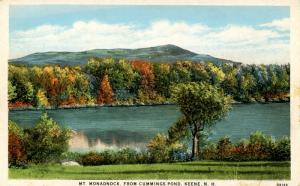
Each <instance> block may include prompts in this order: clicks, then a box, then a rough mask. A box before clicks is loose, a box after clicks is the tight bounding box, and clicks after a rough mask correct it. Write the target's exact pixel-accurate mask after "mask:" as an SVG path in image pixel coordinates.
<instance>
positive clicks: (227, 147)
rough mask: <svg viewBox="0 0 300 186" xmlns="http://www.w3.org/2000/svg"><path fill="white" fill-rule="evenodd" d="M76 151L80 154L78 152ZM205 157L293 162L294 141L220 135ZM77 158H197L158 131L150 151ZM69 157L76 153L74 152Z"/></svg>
mask: <svg viewBox="0 0 300 186" xmlns="http://www.w3.org/2000/svg"><path fill="white" fill-rule="evenodd" d="M75 154H76V153H75ZM199 154H201V156H200V157H199V159H202V160H217V161H289V160H290V140H289V139H288V138H287V137H283V138H281V139H277V140H276V139H273V138H271V137H270V136H267V135H264V134H263V133H261V132H255V133H252V134H251V135H250V137H249V139H243V140H241V141H239V142H238V143H236V144H234V143H232V142H231V141H230V138H228V137H223V138H220V139H219V141H218V142H217V143H213V142H209V143H208V144H207V145H206V146H204V148H203V150H201V151H200V152H199ZM77 155H78V156H77V157H76V159H73V160H75V161H78V162H80V163H81V164H82V165H85V166H87V165H90V166H95V165H107V164H136V163H163V162H164V163H170V162H184V161H191V160H193V158H192V156H191V152H190V151H188V150H187V148H185V147H184V146H180V144H177V145H174V144H170V143H168V142H167V137H166V136H164V135H162V134H158V135H157V136H156V137H154V138H153V139H152V140H151V141H150V142H149V144H148V146H147V150H146V151H135V150H132V149H128V148H125V149H121V150H105V151H102V152H89V153H86V154H78V153H77ZM69 156H74V155H72V153H70V155H69Z"/></svg>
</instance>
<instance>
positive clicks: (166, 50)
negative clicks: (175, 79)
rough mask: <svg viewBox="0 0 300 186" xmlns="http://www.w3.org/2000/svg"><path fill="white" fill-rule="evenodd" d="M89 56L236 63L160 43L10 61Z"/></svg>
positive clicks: (68, 60)
mask: <svg viewBox="0 0 300 186" xmlns="http://www.w3.org/2000/svg"><path fill="white" fill-rule="evenodd" d="M91 57H100V58H107V57H112V58H115V59H120V58H124V59H128V60H137V59H139V60H146V61H152V62H167V63H171V62H175V61H180V60H190V61H196V62H200V61H210V62H213V63H215V64H221V63H236V62H233V61H230V60H225V59H219V58H215V57H213V56H210V55H205V54H197V53H194V52H191V51H189V50H185V49H183V48H180V47H178V46H175V45H161V46H155V47H148V48H139V49H94V50H87V51H82V52H41V53H34V54H30V55H27V56H24V57H21V58H17V59H11V60H9V62H10V63H13V64H25V65H44V64H60V65H83V64H85V63H86V62H87V61H88V59H89V58H91Z"/></svg>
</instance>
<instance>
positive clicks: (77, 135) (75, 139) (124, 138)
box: [69, 131, 146, 152]
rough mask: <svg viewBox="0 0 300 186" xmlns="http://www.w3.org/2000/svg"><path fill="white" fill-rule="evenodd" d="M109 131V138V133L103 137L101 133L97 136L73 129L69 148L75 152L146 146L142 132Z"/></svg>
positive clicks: (141, 147) (142, 147)
mask: <svg viewBox="0 0 300 186" xmlns="http://www.w3.org/2000/svg"><path fill="white" fill-rule="evenodd" d="M89 133H91V132H89ZM109 133H110V134H111V136H110V137H109V138H107V136H106V135H107V134H106V135H104V136H103V137H101V135H100V136H95V133H93V134H92V135H91V134H85V132H83V131H79V132H77V131H72V135H71V139H70V141H69V150H70V151H73V152H87V151H102V150H107V149H120V148H125V147H129V148H132V149H144V148H145V147H146V140H145V138H141V136H142V135H141V134H139V135H130V132H129V135H118V134H124V131H110V132H109ZM128 137H129V139H128ZM136 139H140V140H136ZM143 139H144V140H143Z"/></svg>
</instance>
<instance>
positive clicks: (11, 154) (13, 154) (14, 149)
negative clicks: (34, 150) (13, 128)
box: [8, 132, 26, 166]
mask: <svg viewBox="0 0 300 186" xmlns="http://www.w3.org/2000/svg"><path fill="white" fill-rule="evenodd" d="M8 160H9V163H10V164H11V165H14V166H18V165H20V164H22V162H23V163H24V162H25V161H26V150H25V146H24V143H23V141H22V140H21V138H20V137H19V136H18V135H16V134H15V133H13V132H11V133H9V136H8Z"/></svg>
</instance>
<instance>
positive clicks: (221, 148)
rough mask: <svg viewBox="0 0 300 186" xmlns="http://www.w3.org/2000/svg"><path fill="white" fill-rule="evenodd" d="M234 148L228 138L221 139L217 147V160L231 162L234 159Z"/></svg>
mask: <svg viewBox="0 0 300 186" xmlns="http://www.w3.org/2000/svg"><path fill="white" fill-rule="evenodd" d="M233 148H234V147H233V145H232V143H231V141H230V138H229V137H228V136H225V137H223V138H221V139H220V140H219V141H218V145H217V155H218V157H217V158H218V159H220V160H231V159H232V158H233V157H232V155H233V154H232V152H233Z"/></svg>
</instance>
